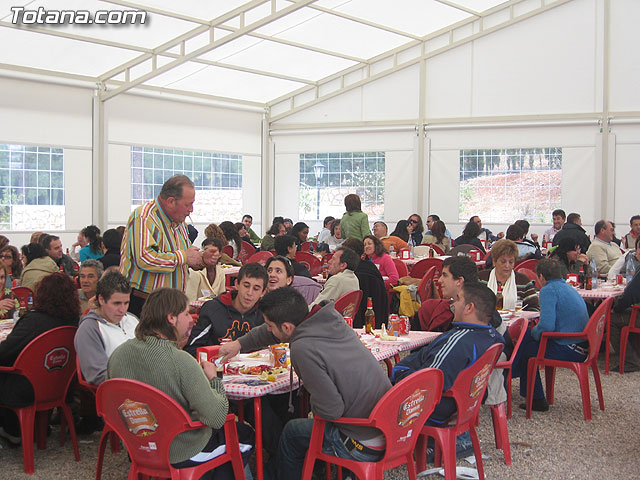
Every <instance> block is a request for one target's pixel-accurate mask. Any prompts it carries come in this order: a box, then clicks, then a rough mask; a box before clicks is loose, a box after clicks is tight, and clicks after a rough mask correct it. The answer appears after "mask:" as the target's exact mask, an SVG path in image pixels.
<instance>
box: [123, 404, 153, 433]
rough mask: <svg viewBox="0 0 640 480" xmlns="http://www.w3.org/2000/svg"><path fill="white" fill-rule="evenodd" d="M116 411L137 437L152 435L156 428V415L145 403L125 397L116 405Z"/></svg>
mask: <svg viewBox="0 0 640 480" xmlns="http://www.w3.org/2000/svg"><path fill="white" fill-rule="evenodd" d="M118 413H120V417H121V418H122V421H123V422H124V424H125V426H126V427H127V429H128V430H129V431H130V432H131V433H133V434H134V435H137V436H138V437H147V436H149V435H153V434H154V433H155V432H156V429H157V428H158V422H157V421H156V417H155V415H154V414H153V412H152V411H151V409H150V408H149V405H147V404H146V403H141V402H134V401H133V400H130V399H128V398H127V399H126V400H125V401H124V402H123V403H122V405H120V406H119V407H118Z"/></svg>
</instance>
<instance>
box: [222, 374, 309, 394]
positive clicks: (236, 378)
mask: <svg viewBox="0 0 640 480" xmlns="http://www.w3.org/2000/svg"><path fill="white" fill-rule="evenodd" d="M244 381H247V379H246V378H245V377H242V376H240V375H225V377H224V379H223V380H222V385H223V386H224V390H225V392H226V393H227V397H229V398H230V399H231V400H243V399H247V398H255V397H263V396H264V395H267V394H269V393H286V392H288V391H289V373H288V372H287V373H286V374H282V375H279V376H278V378H277V379H276V381H275V382H267V383H266V384H265V385H247V384H245V383H242V382H244ZM300 385H301V382H300V380H299V379H298V376H297V375H296V373H295V372H293V389H294V390H295V389H296V388H300Z"/></svg>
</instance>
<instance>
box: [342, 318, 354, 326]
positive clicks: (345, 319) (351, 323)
mask: <svg viewBox="0 0 640 480" xmlns="http://www.w3.org/2000/svg"><path fill="white" fill-rule="evenodd" d="M344 321H345V322H347V325H349V326H350V327H351V328H353V317H344Z"/></svg>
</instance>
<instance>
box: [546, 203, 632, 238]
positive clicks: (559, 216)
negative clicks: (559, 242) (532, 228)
mask: <svg viewBox="0 0 640 480" xmlns="http://www.w3.org/2000/svg"><path fill="white" fill-rule="evenodd" d="M551 216H552V217H553V225H552V226H551V228H548V229H547V230H545V231H544V233H543V234H542V244H543V245H544V244H545V242H553V237H555V236H556V233H558V232H559V231H560V230H562V226H563V225H564V222H565V220H566V219H567V214H566V213H564V210H562V209H561V208H558V209H556V210H554V211H553V213H552V214H551ZM639 218H640V217H639Z"/></svg>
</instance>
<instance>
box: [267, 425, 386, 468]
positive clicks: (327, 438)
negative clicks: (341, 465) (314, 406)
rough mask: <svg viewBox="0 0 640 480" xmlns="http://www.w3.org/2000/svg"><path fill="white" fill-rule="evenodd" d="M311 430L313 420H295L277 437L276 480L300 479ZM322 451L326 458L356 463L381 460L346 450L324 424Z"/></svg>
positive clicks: (335, 430) (332, 427) (336, 433)
mask: <svg viewBox="0 0 640 480" xmlns="http://www.w3.org/2000/svg"><path fill="white" fill-rule="evenodd" d="M312 430H313V420H312V419H310V418H297V419H294V420H291V421H289V422H288V423H287V424H286V425H285V427H284V430H283V432H282V437H280V445H279V446H278V461H277V465H278V475H277V477H275V478H277V479H278V480H299V479H300V477H301V476H302V467H303V465H304V458H305V456H306V454H307V450H308V449H309V443H310V442H311V432H312ZM322 451H323V452H324V453H327V454H329V455H335V456H337V457H341V458H350V459H352V460H356V461H359V462H377V461H378V460H380V458H382V456H383V454H384V453H383V452H381V454H380V455H374V456H372V455H369V454H366V453H362V452H360V451H358V450H353V451H352V452H349V451H347V449H346V448H345V446H344V445H343V444H342V442H341V440H340V431H339V430H338V428H337V427H336V426H335V425H334V424H332V423H329V422H327V423H326V424H325V430H324V440H323V442H322Z"/></svg>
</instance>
